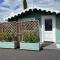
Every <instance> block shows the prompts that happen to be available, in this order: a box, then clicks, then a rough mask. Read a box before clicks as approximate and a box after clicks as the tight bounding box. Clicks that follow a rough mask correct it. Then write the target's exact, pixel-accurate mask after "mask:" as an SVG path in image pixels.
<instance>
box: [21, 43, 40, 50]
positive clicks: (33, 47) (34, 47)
mask: <svg viewBox="0 0 60 60" xmlns="http://www.w3.org/2000/svg"><path fill="white" fill-rule="evenodd" d="M39 48H40V46H39V43H21V42H20V49H26V50H39Z"/></svg>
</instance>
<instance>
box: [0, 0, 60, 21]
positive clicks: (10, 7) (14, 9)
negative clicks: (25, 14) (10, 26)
mask: <svg viewBox="0 0 60 60" xmlns="http://www.w3.org/2000/svg"><path fill="white" fill-rule="evenodd" d="M27 3H28V7H34V6H37V7H42V8H51V9H55V10H60V0H27ZM22 10H23V5H22V0H0V21H4V20H5V19H6V18H8V17H11V16H13V15H15V14H18V13H19V12H20V11H22Z"/></svg>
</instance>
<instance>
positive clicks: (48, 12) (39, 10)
mask: <svg viewBox="0 0 60 60" xmlns="http://www.w3.org/2000/svg"><path fill="white" fill-rule="evenodd" d="M33 12H35V13H41V14H42V15H59V16H60V11H59V10H53V9H46V8H39V7H34V8H27V9H25V10H22V11H21V12H20V13H19V14H17V15H15V16H14V17H11V18H8V20H11V21H16V20H18V18H21V17H24V16H25V15H26V14H30V13H33Z"/></svg>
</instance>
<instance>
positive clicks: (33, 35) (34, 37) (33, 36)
mask: <svg viewBox="0 0 60 60" xmlns="http://www.w3.org/2000/svg"><path fill="white" fill-rule="evenodd" d="M23 41H24V42H29V43H35V42H39V35H38V33H37V32H32V31H30V32H25V33H24V34H23Z"/></svg>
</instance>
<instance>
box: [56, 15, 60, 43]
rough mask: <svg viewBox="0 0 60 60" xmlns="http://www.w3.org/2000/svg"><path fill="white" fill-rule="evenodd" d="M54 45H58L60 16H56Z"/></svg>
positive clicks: (59, 39)
mask: <svg viewBox="0 0 60 60" xmlns="http://www.w3.org/2000/svg"><path fill="white" fill-rule="evenodd" d="M56 43H60V16H56Z"/></svg>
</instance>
